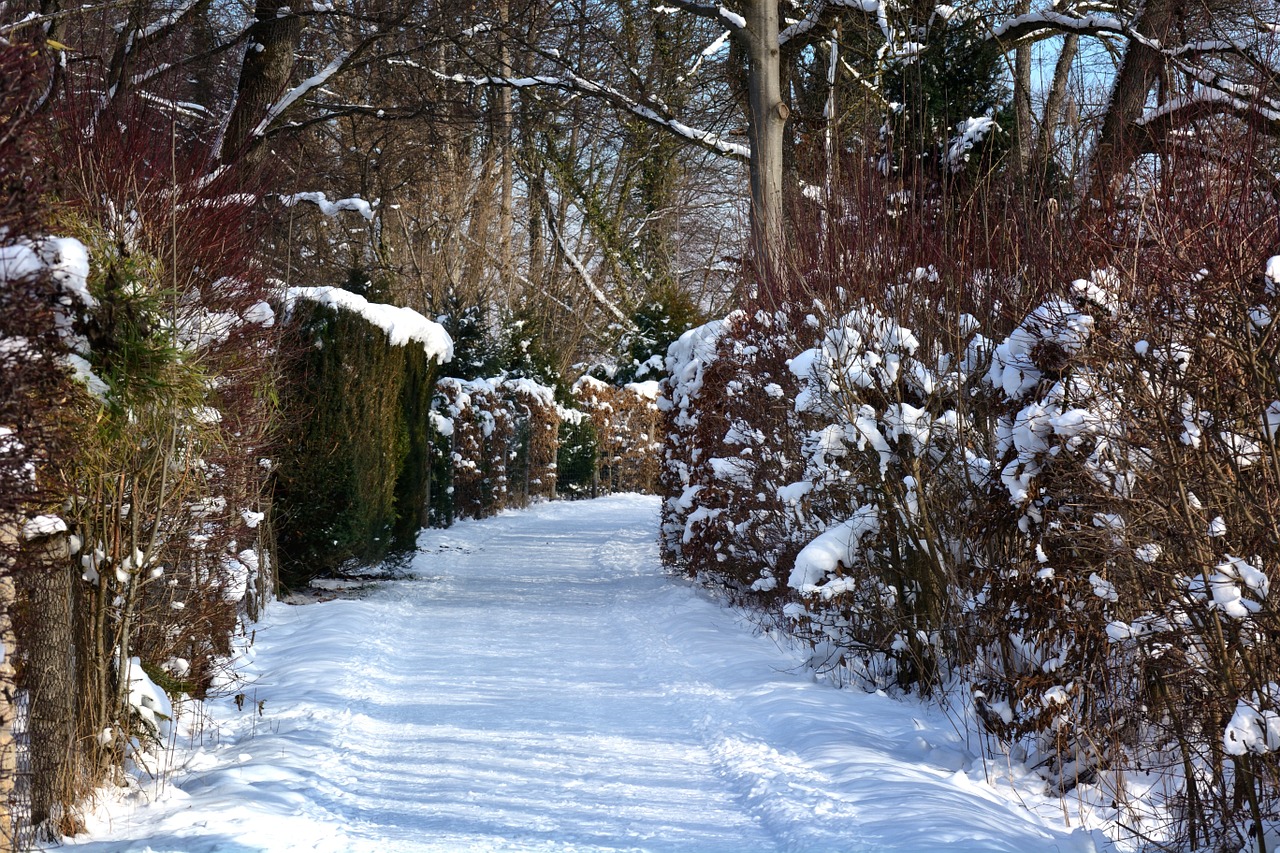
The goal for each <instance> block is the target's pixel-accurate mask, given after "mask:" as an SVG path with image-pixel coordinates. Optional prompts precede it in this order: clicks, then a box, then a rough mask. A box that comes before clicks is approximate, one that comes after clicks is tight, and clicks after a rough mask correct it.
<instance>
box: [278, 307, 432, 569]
mask: <svg viewBox="0 0 1280 853" xmlns="http://www.w3.org/2000/svg"><path fill="white" fill-rule="evenodd" d="M293 321H294V324H295V327H296V330H297V333H298V334H299V335H300V336H301V342H300V343H301V346H300V347H299V349H300V355H299V356H298V357H297V358H296V359H295V360H294V361H293V362H292V363H291V364H290V365H289V366H288V367H287V369H286V371H285V373H286V377H285V381H284V383H283V387H282V392H281V408H282V419H281V421H282V435H281V439H282V440H281V445H282V449H281V452H280V454H279V460H278V464H277V466H276V473H275V507H276V512H277V519H278V526H279V549H280V581H281V584H282V585H283V586H285V587H298V586H304V585H306V583H307V582H308V581H310V580H311V579H312V578H315V577H319V576H322V575H325V574H331V573H332V572H334V571H335V570H336V569H338V568H339V567H340V566H342V565H344V564H347V563H369V562H373V561H376V560H378V559H380V558H382V557H384V556H386V555H387V554H388V553H390V552H391V551H393V550H401V549H407V548H411V547H413V544H414V538H415V536H416V534H417V531H418V529H419V528H420V527H421V526H422V524H423V523H424V521H425V508H426V506H427V502H428V488H429V487H428V482H429V480H428V470H427V469H428V463H427V460H428V459H429V458H430V442H431V434H430V432H431V430H430V419H429V416H428V412H429V409H430V401H431V394H432V389H433V387H434V385H435V378H436V372H437V366H436V364H435V363H434V361H431V360H429V359H428V358H427V356H426V353H425V352H424V351H423V350H422V348H420V347H417V346H392V345H391V344H390V343H389V342H388V340H387V336H386V335H385V334H384V333H383V332H382V331H381V330H380V329H377V328H375V327H374V326H372V325H370V324H369V323H368V322H366V321H365V320H364V319H362V318H360V317H359V316H357V315H355V314H351V313H349V312H346V311H338V310H334V309H332V308H327V307H323V306H319V305H316V304H314V303H311V302H306V301H303V300H299V301H298V303H297V305H296V308H295V310H294V317H293Z"/></svg>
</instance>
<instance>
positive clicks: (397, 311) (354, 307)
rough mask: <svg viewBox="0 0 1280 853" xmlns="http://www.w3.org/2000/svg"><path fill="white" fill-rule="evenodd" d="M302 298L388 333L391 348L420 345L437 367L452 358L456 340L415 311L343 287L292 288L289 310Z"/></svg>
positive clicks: (288, 295)
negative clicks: (382, 302) (365, 296)
mask: <svg viewBox="0 0 1280 853" xmlns="http://www.w3.org/2000/svg"><path fill="white" fill-rule="evenodd" d="M299 299H305V300H307V301H308V302H315V303H317V304H319V305H325V306H327V307H329V308H334V309H338V310H342V311H350V312H351V313H353V314H358V315H360V316H361V317H363V318H364V319H365V320H367V321H368V322H370V323H372V324H373V325H375V326H377V327H378V328H379V329H382V331H384V332H386V333H387V337H388V338H389V339H390V341H391V345H392V346H395V347H402V346H407V345H408V344H410V343H415V342H416V343H420V344H422V349H423V351H425V352H426V354H427V357H428V358H430V359H432V360H434V361H435V362H436V363H438V364H443V363H444V362H446V361H451V360H452V359H453V339H452V338H450V337H449V333H448V332H446V331H445V330H444V326H441V325H440V324H439V323H437V322H435V321H433V320H428V319H427V318H426V317H423V316H422V315H421V314H419V313H418V312H417V311H414V310H413V309H412V308H401V307H399V306H397V305H384V304H381V303H377V302H370V301H369V300H367V299H365V298H364V297H363V296H360V295H359V294H356V293H352V292H351V291H349V290H343V289H342V288H340V287H290V288H288V289H286V290H285V307H286V309H287V310H292V308H293V305H294V303H295V302H296V301H297V300H299Z"/></svg>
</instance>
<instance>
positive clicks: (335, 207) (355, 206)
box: [280, 192, 373, 222]
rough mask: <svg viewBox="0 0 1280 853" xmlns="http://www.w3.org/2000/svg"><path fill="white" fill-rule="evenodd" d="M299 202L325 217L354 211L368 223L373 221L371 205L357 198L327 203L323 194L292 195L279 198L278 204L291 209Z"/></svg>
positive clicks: (327, 200)
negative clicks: (315, 209)
mask: <svg viewBox="0 0 1280 853" xmlns="http://www.w3.org/2000/svg"><path fill="white" fill-rule="evenodd" d="M300 201H309V202H311V203H312V204H314V205H316V206H317V207H319V208H320V212H321V213H323V214H324V215H325V216H337V215H338V214H339V213H341V212H342V211H344V210H350V211H354V212H356V213H358V214H360V215H361V216H363V217H364V218H365V219H367V220H369V221H370V222H372V221H373V205H372V204H370V203H369V202H367V201H365V200H364V199H362V198H360V197H359V196H352V197H351V198H340V199H337V200H335V201H329V199H328V198H326V197H325V194H324V193H321V192H311V193H294V194H293V195H282V196H280V203H281V204H283V205H284V206H285V207H293V206H294V205H295V204H297V203H298V202H300Z"/></svg>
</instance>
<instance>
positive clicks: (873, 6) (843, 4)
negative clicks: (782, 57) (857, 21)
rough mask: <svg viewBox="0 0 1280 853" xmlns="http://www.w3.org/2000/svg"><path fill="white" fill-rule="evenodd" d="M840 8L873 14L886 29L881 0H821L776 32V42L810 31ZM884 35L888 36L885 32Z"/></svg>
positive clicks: (782, 41)
mask: <svg viewBox="0 0 1280 853" xmlns="http://www.w3.org/2000/svg"><path fill="white" fill-rule="evenodd" d="M841 9H849V10H852V11H855V12H863V13H865V14H868V15H875V16H876V20H877V21H879V22H880V29H881V30H882V31H884V30H887V27H888V21H887V17H886V12H885V7H884V3H883V2H882V0H821V2H818V3H816V4H814V6H813V8H812V9H810V10H809V14H807V15H805V16H804V18H802V19H801V20H799V21H797V22H796V23H794V24H792V25H791V26H789V27H787V28H786V29H785V30H783V31H782V32H780V33H778V44H779V45H784V44H786V43H787V42H789V41H791V40H792V39H794V38H797V37H799V36H802V35H805V34H806V33H809V32H811V31H812V30H813V29H814V28H816V27H818V26H819V25H820V24H821V23H822V20H823V18H825V17H826V16H827V15H828V14H829V13H834V12H837V11H839V10H841ZM885 35H886V37H888V33H887V32H886V33H885Z"/></svg>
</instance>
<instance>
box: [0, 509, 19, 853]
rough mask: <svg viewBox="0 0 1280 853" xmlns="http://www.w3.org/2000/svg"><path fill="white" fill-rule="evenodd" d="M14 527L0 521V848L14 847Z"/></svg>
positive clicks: (15, 637)
mask: <svg viewBox="0 0 1280 853" xmlns="http://www.w3.org/2000/svg"><path fill="white" fill-rule="evenodd" d="M17 544H18V534H17V526H16V525H15V524H13V523H11V522H8V521H0V849H11V848H13V849H16V848H17V846H18V845H17V830H18V826H17V819H16V815H14V811H13V806H14V801H13V796H14V783H15V782H16V781H17V775H18V744H17V741H16V739H15V738H14V731H13V728H14V726H13V724H14V721H15V720H16V719H17V716H18V705H17V702H16V701H15V700H16V699H17V694H18V685H17V680H16V679H17V671H16V670H15V669H14V666H13V660H14V654H15V653H16V652H17V649H18V643H17V635H16V633H15V632H14V629H13V608H14V604H15V601H16V592H15V589H14V583H13V576H12V571H13V563H14V561H13V558H12V552H13V549H15V548H16V547H17Z"/></svg>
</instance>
